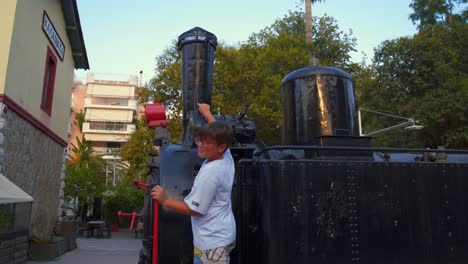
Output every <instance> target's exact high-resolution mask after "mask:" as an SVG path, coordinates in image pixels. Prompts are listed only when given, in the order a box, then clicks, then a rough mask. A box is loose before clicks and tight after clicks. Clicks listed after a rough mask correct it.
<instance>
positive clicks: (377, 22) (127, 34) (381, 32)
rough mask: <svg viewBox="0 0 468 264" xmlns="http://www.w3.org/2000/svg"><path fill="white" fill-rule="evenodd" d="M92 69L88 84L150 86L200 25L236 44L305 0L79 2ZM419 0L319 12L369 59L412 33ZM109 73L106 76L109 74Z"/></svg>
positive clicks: (328, 4)
mask: <svg viewBox="0 0 468 264" xmlns="http://www.w3.org/2000/svg"><path fill="white" fill-rule="evenodd" d="M77 3H78V10H79V13H80V21H81V27H82V30H83V37H84V40H85V46H86V50H87V55H88V60H89V64H90V70H88V71H84V70H76V71H75V75H76V76H77V78H78V79H79V80H82V81H83V82H86V75H87V73H88V72H93V73H95V74H96V76H98V75H99V76H102V77H103V78H111V79H113V80H114V79H115V80H120V79H125V78H127V77H128V76H129V75H135V76H139V72H140V71H143V74H142V84H145V83H147V82H148V81H149V80H150V79H151V78H152V77H154V76H155V75H156V73H155V70H154V69H155V65H156V59H155V58H156V57H157V56H160V55H161V54H163V52H164V50H165V49H167V48H169V47H170V46H171V43H172V41H174V40H176V39H177V38H178V36H179V35H180V34H182V33H183V32H185V31H187V30H189V29H192V28H194V27H196V26H198V27H202V28H204V29H206V30H208V31H210V32H212V33H213V34H215V35H216V36H217V38H218V41H219V42H224V43H225V44H228V45H236V44H238V43H241V42H244V41H246V40H247V39H248V37H249V36H250V35H251V34H252V33H257V32H259V31H260V30H262V29H264V28H265V27H267V26H270V25H272V24H273V23H274V21H275V20H276V19H279V18H282V17H284V15H286V14H287V13H288V10H292V11H295V10H299V8H302V9H304V2H301V1H300V0H269V1H267V0H237V1H228V2H224V1H219V0H217V1H215V0H197V1H193V0H165V1H162V0H99V1H96V0H77ZM410 3H411V0H360V1H351V0H325V1H322V2H317V3H314V5H313V6H312V15H313V16H319V17H320V16H323V15H324V14H327V15H328V16H331V17H333V18H334V19H335V20H336V21H337V24H338V26H339V28H340V30H342V31H344V32H345V33H348V31H349V30H352V32H353V36H354V37H356V39H357V46H356V49H357V52H355V53H353V54H352V60H353V61H355V62H361V61H362V59H363V55H362V54H363V53H364V54H366V55H367V57H368V58H371V57H372V55H373V49H374V48H376V47H377V46H378V45H379V44H380V43H382V42H383V41H385V40H390V39H395V38H398V37H403V36H412V35H413V34H414V33H415V32H416V27H415V26H414V25H413V24H412V22H411V21H410V20H409V18H408V17H409V15H410V13H411V12H412V9H411V8H410V7H409V4H410ZM104 76H105V77H104Z"/></svg>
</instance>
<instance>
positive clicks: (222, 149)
mask: <svg viewBox="0 0 468 264" xmlns="http://www.w3.org/2000/svg"><path fill="white" fill-rule="evenodd" d="M226 149H227V145H226V144H219V145H218V151H219V152H220V153H223V152H224V151H226Z"/></svg>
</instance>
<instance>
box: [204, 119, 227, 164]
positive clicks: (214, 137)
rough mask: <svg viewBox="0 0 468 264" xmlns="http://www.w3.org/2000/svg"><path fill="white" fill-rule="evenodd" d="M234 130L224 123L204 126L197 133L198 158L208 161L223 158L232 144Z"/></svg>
mask: <svg viewBox="0 0 468 264" xmlns="http://www.w3.org/2000/svg"><path fill="white" fill-rule="evenodd" d="M232 135H233V133H232V128H231V127H230V126H229V125H228V124H226V123H225V122H223V121H215V122H212V123H208V124H206V125H205V126H203V127H202V128H201V129H200V130H199V131H198V133H197V138H196V143H197V146H198V156H200V157H201V158H206V159H207V160H208V161H211V160H215V159H218V158H220V157H222V155H223V153H224V152H225V151H226V149H227V148H228V147H230V146H231V144H232Z"/></svg>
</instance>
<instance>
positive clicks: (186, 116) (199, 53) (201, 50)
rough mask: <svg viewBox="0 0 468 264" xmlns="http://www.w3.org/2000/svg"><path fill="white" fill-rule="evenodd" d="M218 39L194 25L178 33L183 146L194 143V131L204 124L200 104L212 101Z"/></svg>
mask: <svg viewBox="0 0 468 264" xmlns="http://www.w3.org/2000/svg"><path fill="white" fill-rule="evenodd" d="M216 45H217V38H216V36H215V35H214V34H212V33H210V32H208V31H206V30H204V29H202V28H199V27H195V28H192V29H191V30H189V31H186V32H184V33H182V34H181V35H180V36H179V40H178V42H177V47H178V49H179V51H180V52H181V55H182V86H183V90H182V96H183V104H184V109H183V126H184V127H183V130H184V131H183V136H182V143H183V144H184V145H192V144H193V142H194V139H193V136H194V131H195V129H197V128H198V127H200V126H202V125H203V118H202V116H201V115H200V114H199V113H198V107H197V103H206V104H211V90H212V81H213V60H214V51H215V49H216Z"/></svg>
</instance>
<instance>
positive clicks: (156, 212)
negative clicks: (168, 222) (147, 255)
mask: <svg viewBox="0 0 468 264" xmlns="http://www.w3.org/2000/svg"><path fill="white" fill-rule="evenodd" d="M153 204H154V211H153V218H154V221H153V264H158V236H159V203H158V201H157V200H153Z"/></svg>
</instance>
